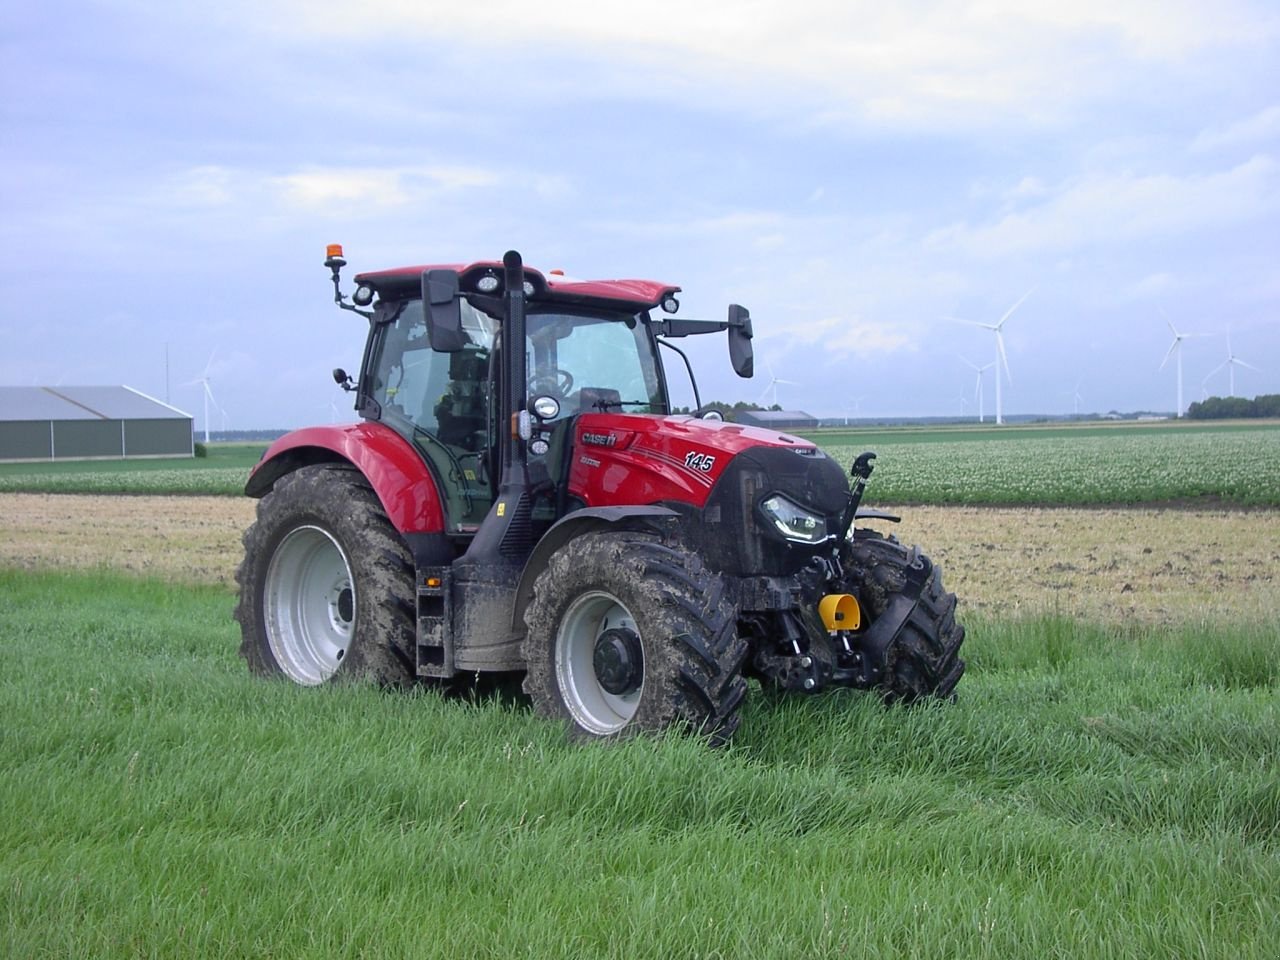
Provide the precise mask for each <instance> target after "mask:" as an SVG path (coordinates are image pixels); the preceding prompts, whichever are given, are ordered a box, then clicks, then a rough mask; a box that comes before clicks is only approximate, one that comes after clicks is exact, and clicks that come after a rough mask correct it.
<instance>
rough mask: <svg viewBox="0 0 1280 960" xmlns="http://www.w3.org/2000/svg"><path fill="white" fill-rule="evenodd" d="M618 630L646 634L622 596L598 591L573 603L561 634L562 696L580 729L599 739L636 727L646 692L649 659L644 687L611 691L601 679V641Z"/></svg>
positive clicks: (558, 666)
mask: <svg viewBox="0 0 1280 960" xmlns="http://www.w3.org/2000/svg"><path fill="white" fill-rule="evenodd" d="M612 629H623V630H630V631H632V632H633V633H635V634H637V635H638V634H639V633H640V631H639V630H637V629H636V622H635V618H634V617H632V616H631V611H629V610H628V609H627V608H626V607H625V606H624V605H623V604H622V602H621V601H620V600H619V599H618V598H617V597H615V596H613V595H612V594H610V593H605V592H604V591H602V590H593V591H591V592H590V593H584V594H583V595H582V596H580V597H578V598H577V599H576V600H574V601H573V603H572V604H570V606H569V609H568V610H567V611H566V612H565V615H564V618H563V619H562V620H561V621H560V629H559V630H558V631H557V632H556V641H555V643H556V647H555V651H556V655H555V659H556V683H557V684H558V685H559V687H560V695H561V697H563V699H564V702H565V706H567V707H568V708H569V713H570V714H572V716H573V719H574V720H576V721H577V722H578V724H579V726H581V727H582V728H583V729H585V730H589V731H590V732H591V733H594V734H598V735H605V734H610V733H616V732H617V731H619V730H621V729H622V728H623V727H625V726H626V725H627V724H628V723H630V722H631V718H632V717H634V716H635V713H636V708H637V707H638V706H639V705H640V695H641V694H642V693H643V692H644V674H643V671H644V662H643V658H642V659H641V681H640V684H639V685H638V686H637V687H636V689H634V690H632V691H630V692H628V693H624V694H613V693H610V692H609V691H607V690H605V689H604V687H602V686H600V681H599V680H597V679H596V670H595V649H596V641H597V640H598V639H599V637H600V635H601V634H602V633H604V632H605V631H606V630H612Z"/></svg>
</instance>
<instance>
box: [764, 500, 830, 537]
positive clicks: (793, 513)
mask: <svg viewBox="0 0 1280 960" xmlns="http://www.w3.org/2000/svg"><path fill="white" fill-rule="evenodd" d="M760 512H761V513H763V514H764V515H765V517H767V518H768V520H769V522H770V523H772V524H773V525H774V527H775V528H776V529H777V531H778V532H779V533H780V534H782V535H783V536H784V537H786V538H787V539H788V540H794V541H796V542H797V543H821V542H822V541H823V540H825V539H827V521H826V520H824V519H823V518H822V517H820V516H818V515H817V514H814V513H810V512H809V511H808V510H806V509H805V508H804V507H802V506H800V505H799V504H798V503H794V502H792V501H791V500H788V499H787V498H786V497H784V496H782V494H780V493H775V494H773V495H772V496H770V497H766V498H765V499H763V500H761V501H760Z"/></svg>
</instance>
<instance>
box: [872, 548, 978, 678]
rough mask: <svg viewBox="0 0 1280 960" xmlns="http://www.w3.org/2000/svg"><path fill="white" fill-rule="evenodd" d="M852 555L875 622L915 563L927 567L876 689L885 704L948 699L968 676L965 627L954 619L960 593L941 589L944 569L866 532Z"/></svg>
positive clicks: (886, 656)
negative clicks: (963, 647)
mask: <svg viewBox="0 0 1280 960" xmlns="http://www.w3.org/2000/svg"><path fill="white" fill-rule="evenodd" d="M851 552H852V557H853V561H854V563H855V564H856V566H857V567H858V568H859V569H860V570H861V571H862V576H861V582H860V584H859V590H858V592H859V596H860V598H861V600H862V602H863V604H865V605H866V607H867V609H868V611H869V613H870V614H871V617H872V618H873V619H874V618H876V617H879V616H880V615H881V614H882V613H884V611H885V609H886V608H887V607H888V605H889V602H890V600H892V599H893V598H894V597H895V596H896V595H897V594H899V593H900V592H902V590H903V588H904V586H905V585H906V584H907V582H908V577H907V570H908V569H910V568H911V566H912V564H914V563H920V562H923V563H925V564H928V565H929V567H930V571H929V575H928V579H927V580H926V581H925V584H924V587H923V589H922V590H921V593H920V598H919V600H918V601H917V602H916V604H915V607H914V609H913V610H912V611H911V613H910V615H908V617H907V618H906V621H905V622H904V623H903V624H902V626H901V628H900V629H899V630H898V632H897V634H896V635H895V636H894V637H893V639H892V640H891V641H890V643H889V646H888V649H887V650H886V655H885V661H886V663H885V672H884V675H883V677H882V678H881V681H880V683H879V684H878V685H877V689H878V690H879V691H880V693H881V695H882V696H883V697H884V700H885V702H886V703H914V702H916V701H917V700H920V699H923V698H925V697H950V696H951V695H952V694H953V692H954V691H955V688H956V684H957V683H959V681H960V677H961V676H962V675H963V674H964V661H963V660H961V659H960V656H959V652H960V644H961V643H962V642H963V641H964V627H963V626H962V625H961V624H960V623H958V622H957V621H956V595H955V594H954V593H948V592H947V591H946V589H945V588H944V587H943V585H942V568H941V567H940V566H938V565H937V564H934V563H932V562H931V561H930V560H929V559H928V558H927V557H923V556H920V555H919V554H917V553H916V552H915V551H913V550H911V549H909V548H907V547H904V546H902V544H900V543H897V542H896V541H892V540H886V539H884V538H882V537H880V536H879V535H878V534H866V533H865V532H862V531H860V532H859V535H858V537H857V539H855V540H854V542H853V545H852V551H851Z"/></svg>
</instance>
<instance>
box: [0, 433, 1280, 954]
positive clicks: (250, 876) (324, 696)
mask: <svg viewBox="0 0 1280 960" xmlns="http://www.w3.org/2000/svg"><path fill="white" fill-rule="evenodd" d="M1017 429H1019V430H1021V429H1026V432H1025V433H1021V434H1019V433H1017V432H1014V431H1008V432H1004V431H1001V432H999V433H997V432H995V431H978V430H973V431H953V430H941V431H903V430H898V431H886V432H881V433H877V432H876V431H869V432H867V435H866V436H865V437H864V436H863V434H862V432H859V434H858V435H857V436H854V437H842V436H840V435H826V436H824V437H823V438H822V440H821V442H822V443H823V444H824V446H825V447H827V448H828V449H831V450H832V451H833V453H836V454H837V455H839V456H841V458H842V459H843V460H846V461H847V460H848V459H850V457H851V456H852V454H853V453H856V452H858V451H860V450H861V449H866V448H871V449H878V450H879V451H880V460H879V461H878V469H877V472H876V474H875V476H874V478H873V484H872V487H871V493H870V494H869V499H872V500H874V502H875V503H876V504H877V505H891V504H892V503H893V501H894V500H895V499H896V500H897V501H898V502H899V503H903V502H908V501H917V502H923V501H924V500H927V499H928V497H929V496H935V497H942V498H945V497H947V496H955V495H956V491H955V490H953V489H951V488H950V487H948V486H947V481H946V480H945V479H944V480H942V481H938V480H936V479H930V480H929V484H931V485H932V486H927V485H926V484H924V483H923V481H922V483H921V485H920V487H919V489H922V490H926V491H928V490H933V491H934V492H933V493H928V495H927V496H925V495H919V496H908V495H905V494H899V495H897V496H896V497H892V496H890V494H891V493H893V491H894V490H895V487H894V484H895V483H897V482H898V481H896V480H895V479H894V476H895V471H897V470H898V467H897V466H896V464H898V462H899V460H900V459H901V458H910V457H914V456H917V455H918V456H919V457H921V459H920V460H919V461H917V465H916V466H915V467H912V468H909V469H916V470H924V469H925V465H928V464H933V465H934V466H936V468H937V469H939V470H945V469H946V465H947V464H954V463H955V462H956V460H955V458H957V457H961V456H967V454H965V453H964V451H965V450H969V451H972V452H974V454H973V455H974V457H975V459H974V460H972V461H964V462H966V463H970V464H971V466H970V467H969V468H967V469H971V470H972V471H973V477H974V478H977V479H974V486H975V487H977V486H980V484H981V483H990V484H992V488H993V489H994V484H995V482H996V481H995V480H994V479H987V480H982V479H981V478H983V477H987V478H994V477H996V476H997V474H996V473H995V472H994V465H995V464H996V463H1000V464H1003V466H1002V467H1001V469H1005V470H1010V471H1012V470H1019V469H1020V470H1021V473H1020V474H1010V475H1009V482H1010V483H1012V484H1020V483H1025V484H1026V485H1027V486H1028V487H1029V488H1035V489H1038V490H1046V491H1049V493H1048V494H1045V495H1044V498H1043V499H1033V500H1032V501H1031V502H1033V503H1038V504H1041V506H1037V507H1034V508H1030V507H1010V506H1004V507H996V506H946V505H942V506H937V505H934V506H910V507H904V508H903V509H902V513H903V522H902V523H901V524H900V525H886V526H885V528H884V529H885V530H886V532H896V533H897V534H898V535H899V536H900V537H901V538H902V539H904V540H906V541H908V542H920V543H921V544H922V545H923V546H924V547H925V549H926V550H927V551H928V552H929V553H931V554H932V555H933V556H934V557H935V558H937V559H939V560H940V561H941V562H942V563H943V566H944V569H945V571H946V577H947V583H948V585H949V587H950V588H951V589H954V590H956V592H957V593H958V595H959V596H960V598H961V607H960V616H961V619H962V620H963V621H964V622H965V623H966V625H967V627H968V638H967V640H966V643H965V647H964V651H963V653H964V656H965V657H966V659H967V661H968V664H969V667H968V671H967V673H966V675H965V677H964V679H963V680H962V681H961V683H960V686H959V688H958V699H957V700H956V702H954V703H939V704H931V705H928V706H924V707H920V708H912V709H888V708H885V707H883V706H882V705H880V703H879V702H878V701H877V700H875V699H874V698H873V697H870V696H866V695H861V694H857V693H844V694H835V695H823V696H820V697H790V698H779V699H772V698H768V697H766V696H765V695H764V694H763V692H762V691H760V690H759V689H754V690H753V691H752V694H751V695H750V696H749V699H748V703H747V706H746V707H745V709H744V717H743V726H742V728H741V729H740V730H739V732H738V734H737V735H736V737H735V738H734V741H733V743H732V744H731V745H730V746H729V747H728V748H727V749H723V750H717V751H711V750H708V749H707V748H705V747H704V746H702V745H701V744H700V743H698V742H696V741H693V740H690V739H687V738H682V737H678V736H673V737H669V738H666V739H662V740H656V741H655V740H639V741H634V742H628V743H623V744H613V745H599V744H597V745H586V746H584V745H580V744H571V743H569V742H567V741H566V739H565V738H564V736H563V733H562V731H561V729H560V728H559V727H557V726H556V725H554V724H551V723H548V722H546V721H543V720H541V719H539V718H537V717H535V716H533V715H532V713H531V712H530V711H529V710H528V709H527V708H526V707H525V706H524V705H523V704H522V703H521V702H520V701H519V699H518V698H515V697H513V696H512V694H511V693H510V692H509V691H501V690H493V689H480V690H472V691H470V692H465V691H464V692H451V693H447V694H446V692H444V691H440V690H436V689H430V688H419V689H415V690H413V691H408V692H406V691H381V690H378V689H374V688H371V687H368V686H365V685H360V684H337V685H329V686H326V687H323V688H317V689H301V688H297V687H295V686H292V685H290V684H286V683H272V682H266V681H263V680H261V679H258V678H255V677H251V676H250V675H249V674H248V671H247V670H246V669H245V667H244V665H243V663H242V662H241V661H240V659H239V657H238V656H237V654H236V649H237V647H238V644H239V631H238V627H237V626H236V624H235V623H234V621H232V619H231V610H232V607H233V605H234V602H235V597H234V592H233V591H234V583H233V581H232V573H233V571H234V569H235V565H236V563H238V561H239V554H240V547H239V536H240V532H241V531H242V530H243V529H244V527H245V526H246V525H247V523H248V522H249V521H250V520H251V518H252V515H253V503H252V502H251V501H248V500H246V499H244V498H242V497H233V496H226V495H225V493H229V492H232V491H233V490H234V491H235V492H238V490H239V488H240V486H241V485H242V484H243V479H244V475H245V473H247V470H248V468H249V466H250V465H251V463H252V462H254V461H255V460H256V458H257V455H258V452H259V451H260V449H261V448H260V447H257V448H253V449H252V450H245V451H240V452H238V453H236V454H234V456H239V457H241V458H242V459H241V461H239V462H235V463H231V462H227V461H221V460H219V455H218V452H217V448H216V447H215V448H214V450H213V451H211V456H210V458H209V459H208V460H205V461H195V462H194V464H191V463H188V464H187V465H186V466H180V467H178V468H177V469H178V471H179V472H181V471H183V470H186V469H193V470H198V471H203V470H209V469H213V470H215V471H225V477H224V480H225V481H226V483H225V487H226V489H222V488H221V487H220V488H219V489H218V490H216V491H210V490H209V489H208V487H207V486H201V485H200V484H195V485H193V486H192V487H183V488H181V489H183V490H190V489H196V490H200V491H202V492H205V493H209V492H214V493H217V494H218V495H214V496H191V495H183V496H146V495H142V494H145V493H146V492H147V488H146V487H145V485H144V484H143V480H145V475H146V474H148V473H159V474H162V473H164V472H165V471H166V470H168V469H170V468H169V467H165V466H159V465H155V466H151V467H149V468H146V469H138V468H136V465H124V464H120V465H112V466H111V468H110V469H107V468H104V467H103V465H102V464H93V465H75V466H77V467H80V466H83V467H84V471H83V472H82V475H90V474H100V475H104V476H106V475H114V476H115V477H116V478H117V479H116V480H115V481H114V483H115V484H116V486H114V487H108V489H109V490H113V491H114V490H117V489H125V490H128V492H130V493H132V494H134V495H133V496H127V497H121V496H110V495H102V493H96V494H92V495H88V494H75V495H69V494H66V493H51V492H49V490H50V486H48V485H46V481H45V480H44V479H40V480H38V481H36V482H34V483H33V484H32V481H30V479H28V480H27V481H16V480H15V479H14V478H15V477H17V476H19V474H20V472H17V471H13V466H14V465H10V466H7V467H4V468H0V484H4V483H11V484H14V485H9V486H0V657H2V658H3V660H2V662H3V664H4V671H3V672H2V673H0V716H2V717H3V718H4V722H3V723H2V724H0V809H2V810H3V811H4V813H5V816H4V817H3V819H2V820H0V956H4V957H24V958H25V957H58V958H62V957H84V958H95V960H96V958H101V957H107V958H114V957H134V956H139V955H142V956H179V957H185V956H193V957H194V956H219V957H268V956H270V957H291V956H326V957H327V956H361V957H372V958H377V957H404V956H414V957H419V956H420V957H449V958H453V957H489V956H502V957H506V956H527V957H575V958H576V957H584V956H586V957H618V958H623V957H626V958H631V957H640V958H645V957H655V958H657V957H661V958H668V957H691V958H692V957H708V958H710V957H785V958H790V957H872V958H878V957H885V958H889V957H893V958H898V957H918V958H930V960H932V958H935V957H948V958H952V957H956V958H1001V960H1004V958H1023V957H1025V958H1036V960H1040V958H1044V957H1061V958H1073V960H1074V958H1084V960H1089V958H1117V960H1119V958H1126V960H1127V958H1135V957H1137V958H1148V957H1149V958H1153V960H1156V958H1159V960H1165V958H1170V957H1177V958H1183V957H1197V958H1223V960H1228V958H1230V960H1236V958H1244V960H1252V958H1257V960H1275V958H1276V957H1277V955H1278V954H1277V945H1278V944H1280V626H1278V624H1280V509H1275V506H1274V504H1275V497H1276V495H1277V494H1276V490H1277V481H1275V480H1273V479H1268V478H1271V477H1273V476H1274V471H1275V469H1276V463H1275V460H1276V459H1277V453H1276V450H1275V447H1274V444H1275V442H1276V436H1277V427H1276V426H1275V425H1266V426H1258V427H1255V426H1252V425H1250V426H1249V427H1248V428H1246V429H1230V428H1226V427H1223V428H1218V429H1214V428H1210V429H1207V430H1200V429H1190V428H1189V427H1187V426H1184V425H1181V424H1179V425H1177V426H1171V427H1153V428H1130V427H1122V428H1118V429H1115V428H1102V429H1099V430H1096V431H1094V430H1081V431H1080V432H1079V433H1073V432H1071V431H1070V430H1069V429H1060V428H1051V429H1049V430H1048V431H1047V432H1043V431H1042V432H1037V431H1034V430H1031V429H1027V428H1017ZM1113 429H1115V432H1114V433H1112V432H1111V431H1112V430H1113ZM992 434H994V435H992ZM1112 436H1114V437H1116V438H1118V439H1117V440H1115V441H1111V439H1110V438H1111V437H1112ZM1197 438H1199V439H1197ZM1239 438H1244V439H1243V441H1241V440H1240V439H1239ZM864 441H865V442H864ZM1170 441H1172V443H1173V446H1172V447H1170V446H1169V442H1170ZM1109 443H1110V444H1112V445H1108V444H1109ZM1041 444H1044V445H1045V446H1043V447H1042V446H1041ZM1094 444H1101V447H1098V448H1095V447H1094V446H1092V445H1094ZM1055 446H1056V447H1059V448H1062V447H1065V448H1067V452H1063V451H1062V450H1061V449H1060V450H1059V451H1058V452H1057V453H1054V452H1053V448H1054V447H1055ZM930 450H936V451H942V453H941V454H937V455H931V454H930V453H929V451H930ZM1091 450H1092V451H1093V452H1092V453H1090V452H1089V451H1091ZM1174 450H1176V451H1178V456H1179V457H1180V459H1179V460H1178V463H1177V464H1176V466H1177V467H1178V469H1177V470H1166V469H1165V468H1164V467H1163V466H1161V461H1162V458H1168V457H1170V456H1173V453H1172V452H1171V451H1174ZM1259 450H1262V451H1264V455H1263V456H1262V457H1261V458H1260V459H1259V460H1255V461H1250V462H1253V463H1254V464H1255V470H1256V476H1255V477H1254V480H1255V481H1256V482H1255V484H1254V488H1255V493H1254V494H1249V493H1248V491H1247V490H1246V489H1245V488H1247V487H1248V486H1249V485H1248V484H1247V483H1246V484H1244V487H1235V488H1231V489H1234V490H1235V491H1236V492H1234V493H1231V492H1225V493H1224V491H1228V487H1227V485H1226V484H1224V483H1218V484H1217V486H1216V488H1212V489H1210V490H1209V491H1208V492H1207V493H1205V492H1202V493H1189V492H1187V491H1188V490H1189V489H1191V481H1190V480H1189V479H1188V478H1190V477H1193V476H1200V475H1203V474H1204V473H1205V472H1206V471H1208V472H1213V471H1218V472H1219V474H1220V475H1221V476H1224V477H1225V476H1227V475H1229V474H1230V469H1228V468H1229V467H1230V464H1229V463H1227V462H1226V461H1231V460H1233V459H1235V458H1237V457H1238V456H1239V455H1245V456H1252V455H1253V454H1254V453H1256V452H1257V451H1259ZM1029 451H1030V453H1029ZM1123 451H1128V452H1127V453H1124V452H1123ZM1266 451H1270V452H1269V453H1266ZM224 454H225V455H226V456H228V457H230V456H233V454H232V453H230V452H225V451H224ZM931 456H932V459H930V457H931ZM1055 457H1056V458H1057V460H1056V461H1054V462H1056V463H1057V464H1058V466H1057V467H1056V468H1054V469H1056V470H1057V471H1059V472H1060V471H1070V470H1073V469H1077V467H1078V465H1079V463H1080V462H1082V461H1083V460H1084V459H1087V458H1088V457H1093V458H1094V459H1093V466H1092V467H1089V468H1088V469H1086V470H1083V471H1081V474H1080V475H1085V474H1088V475H1095V474H1096V475H1100V476H1103V477H1109V478H1111V479H1109V480H1107V481H1106V483H1109V484H1111V486H1109V487H1102V488H1100V489H1102V490H1103V494H1102V496H1103V500H1102V501H1101V502H1103V503H1107V504H1112V505H1114V504H1123V503H1125V502H1127V501H1128V500H1129V499H1130V498H1132V501H1133V502H1138V503H1142V504H1143V506H1141V507H1118V506H1108V507H1105V508H1102V507H1088V508H1080V507H1078V506H1077V507H1071V506H1064V505H1061V504H1062V503H1063V502H1065V503H1067V504H1070V503H1081V502H1087V501H1083V500H1080V499H1079V493H1078V487H1077V485H1075V484H1073V483H1066V482H1059V483H1058V485H1057V486H1054V482H1053V479H1052V476H1051V474H1052V473H1053V470H1050V469H1049V468H1047V467H1043V461H1045V460H1052V458H1055ZM1268 457H1270V461H1268V462H1263V461H1267V460H1268ZM1126 459H1133V460H1137V461H1138V462H1140V463H1144V462H1149V463H1150V466H1149V468H1144V469H1146V470H1147V473H1148V474H1150V476H1151V477H1156V476H1157V475H1158V476H1162V477H1166V479H1165V480H1158V481H1157V480H1151V479H1148V480H1147V481H1143V482H1144V483H1146V484H1147V486H1146V487H1143V486H1142V484H1141V483H1138V484H1135V483H1132V482H1130V481H1124V480H1122V479H1118V478H1120V477H1121V474H1120V472H1119V470H1118V468H1115V469H1112V468H1111V467H1109V466H1108V464H1109V463H1110V462H1111V461H1112V460H1117V461H1118V462H1124V461H1125V460H1126ZM20 466H21V467H22V468H23V469H24V470H27V471H28V472H27V473H26V476H27V477H28V478H30V477H32V476H43V477H48V476H69V475H71V474H74V473H76V472H77V471H76V470H65V471H64V468H69V467H72V466H73V465H70V464H58V465H56V467H55V468H48V467H47V466H43V465H30V464H28V465H20ZM37 466H40V467H41V468H42V469H43V470H44V471H45V472H44V473H43V474H40V472H39V471H38V470H35V469H34V468H35V467H37ZM117 467H119V469H118V470H117V469H116V468H117ZM984 471H986V472H984ZM1169 476H1172V477H1175V478H1181V479H1179V480H1178V483H1177V484H1175V485H1174V486H1173V487H1168V486H1165V487H1162V486H1161V484H1165V483H1167V482H1168V481H1167V477H1169ZM121 478H124V479H121ZM140 478H141V479H140ZM1037 478H1038V479H1037ZM971 479H972V478H971ZM24 482H25V483H28V484H32V485H30V486H27V487H23V486H22V483H24ZM58 482H61V481H58ZM95 482H97V481H95ZM219 482H220V483H222V482H223V481H219ZM1102 482H1103V481H1099V483H1102ZM201 483H202V484H207V483H208V481H207V480H205V481H202V482H201ZM1268 485H1269V488H1270V493H1269V496H1270V497H1271V499H1267V495H1264V496H1261V497H1258V496H1257V495H1256V490H1259V489H1261V490H1263V492H1264V494H1266V490H1265V489H1264V488H1266V487H1267V486H1268ZM1212 486H1213V485H1211V487H1212ZM20 489H28V490H32V491H37V492H14V491H16V490H20ZM60 489H65V488H60ZM1144 489H1145V490H1152V489H1155V490H1159V489H1165V490H1170V489H1172V490H1176V491H1181V492H1176V493H1170V494H1167V495H1166V496H1163V497H1162V496H1151V495H1150V494H1149V493H1144V492H1141V491H1142V490H1144ZM1242 490H1244V492H1241V491H1242ZM1054 491H1057V492H1056V493H1055V492H1054ZM1131 491H1138V492H1136V493H1131ZM1250 496H1252V497H1253V499H1249V497H1250ZM1052 497H1056V498H1057V500H1056V501H1055V500H1054V499H1052ZM1072 498H1075V499H1072ZM1162 500H1166V501H1174V502H1175V503H1176V509H1168V508H1162V507H1161V506H1159V504H1160V502H1161V501H1162ZM942 502H944V503H945V502H946V501H945V499H943V500H942ZM1245 503H1248V504H1253V506H1251V507H1249V508H1247V509H1239V508H1237V507H1233V506H1231V505H1233V504H1245ZM1044 504H1056V505H1050V506H1044ZM1153 504H1154V505H1153ZM1224 505H1226V507H1224Z"/></svg>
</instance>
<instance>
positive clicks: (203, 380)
mask: <svg viewBox="0 0 1280 960" xmlns="http://www.w3.org/2000/svg"><path fill="white" fill-rule="evenodd" d="M217 352H218V348H217V347H214V348H213V351H212V352H211V353H210V354H209V362H208V363H206V364H205V365H204V372H203V373H202V374H200V376H198V377H196V378H195V379H194V380H188V381H187V382H186V383H184V384H183V386H184V387H193V386H195V385H196V384H200V386H202V387H203V388H204V442H205V443H208V442H209V404H210V403H212V404H213V405H214V406H215V407H217V406H218V401H217V400H214V399H213V390H212V388H210V386H209V368H210V367H212V366H213V358H214V356H215V355H216V354H217ZM218 409H219V410H221V409H222V408H221V407H218ZM222 416H223V418H224V419H225V418H226V411H225V410H224V411H223V413H222Z"/></svg>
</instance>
